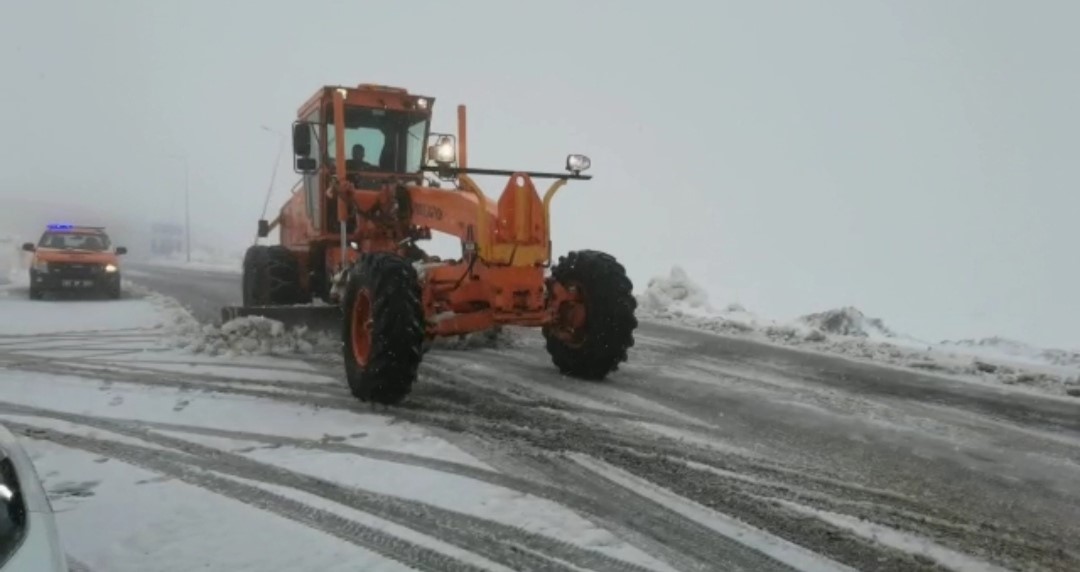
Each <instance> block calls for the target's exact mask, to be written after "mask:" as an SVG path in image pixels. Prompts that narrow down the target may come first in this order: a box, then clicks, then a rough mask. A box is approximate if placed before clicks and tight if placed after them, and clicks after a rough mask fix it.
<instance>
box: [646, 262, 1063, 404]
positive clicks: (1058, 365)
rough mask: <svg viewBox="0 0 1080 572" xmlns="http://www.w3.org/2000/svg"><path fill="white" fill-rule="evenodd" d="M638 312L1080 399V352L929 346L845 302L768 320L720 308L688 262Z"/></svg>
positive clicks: (974, 343)
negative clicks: (787, 319)
mask: <svg viewBox="0 0 1080 572" xmlns="http://www.w3.org/2000/svg"><path fill="white" fill-rule="evenodd" d="M638 317H639V319H644V320H653V321H656V322H661V323H669V324H676V325H680V326H684V327H691V328H694V329H700V330H704V331H709V332H713V333H718V334H723V335H734V336H739V337H746V338H751V339H757V340H759V341H762V342H767V343H774V344H779V345H784V346H789V347H799V348H803V349H807V350H813V351H819V352H825V353H830V354H834V355H843V356H847V357H850V358H855V359H860V360H868V361H873V362H877V363H885V364H890V365H896V366H902V367H906V368H911V369H916V370H920V371H929V372H934V373H938V374H947V375H952V376H958V377H961V378H964V379H968V380H977V381H984V382H989V383H996V384H1005V385H1012V386H1019V387H1028V388H1034V389H1037V390H1039V391H1042V392H1046V393H1052V394H1056V395H1061V394H1067V395H1071V396H1076V397H1080V352H1069V351H1064V350H1046V349H1039V348H1035V347H1032V346H1030V345H1027V344H1023V343H1021V342H1015V341H1012V340H1006V339H1004V338H986V339H983V340H961V341H957V342H942V343H939V344H933V343H927V342H924V341H922V340H919V339H916V338H913V337H910V336H907V335H902V334H899V333H897V332H895V331H893V330H892V329H890V328H888V327H887V326H886V325H885V323H884V321H883V320H881V319H880V318H872V317H868V316H866V315H865V314H864V313H863V312H862V311H860V310H859V309H858V308H855V307H852V306H845V307H841V308H837V309H832V310H825V311H822V312H816V313H811V314H806V315H803V316H801V317H799V318H797V319H795V320H793V321H791V322H781V321H777V320H771V319H762V318H760V317H758V316H756V315H754V314H752V313H750V312H748V311H747V310H746V309H745V308H743V307H742V306H741V305H739V304H731V305H729V306H727V307H726V308H725V309H724V310H715V309H713V307H712V306H711V304H710V302H709V297H708V293H707V292H706V291H705V290H704V288H701V287H700V286H699V285H698V284H697V283H695V282H694V281H693V280H692V279H691V278H690V277H689V276H688V275H687V273H686V272H685V271H684V270H683V269H682V268H680V267H678V266H676V267H674V268H672V270H671V273H670V275H669V276H666V277H665V276H661V277H656V278H653V279H652V280H650V281H649V283H648V285H647V287H646V289H645V291H644V292H643V293H642V294H641V295H639V296H638Z"/></svg>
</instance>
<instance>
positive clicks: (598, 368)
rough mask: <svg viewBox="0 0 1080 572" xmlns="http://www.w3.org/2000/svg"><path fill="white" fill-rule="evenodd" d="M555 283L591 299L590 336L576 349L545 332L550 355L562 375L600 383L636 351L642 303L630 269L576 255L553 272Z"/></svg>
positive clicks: (608, 259)
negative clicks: (569, 286) (576, 286)
mask: <svg viewBox="0 0 1080 572" xmlns="http://www.w3.org/2000/svg"><path fill="white" fill-rule="evenodd" d="M551 279H552V280H553V281H554V282H558V283H561V284H564V285H565V284H569V283H577V284H579V285H580V287H581V289H582V290H583V292H584V296H585V299H586V304H585V312H586V316H587V326H586V328H587V333H586V335H585V339H584V340H583V342H582V344H581V345H580V346H572V345H569V344H567V343H566V342H564V341H563V340H562V339H560V338H559V337H557V336H556V335H554V332H553V331H552V329H551V328H547V327H545V328H544V329H543V334H544V338H545V341H546V346H547V351H548V354H550V355H551V359H552V362H553V363H554V364H555V365H556V367H558V368H559V371H560V372H562V373H563V374H566V375H570V376H573V377H578V378H581V379H588V380H601V379H604V378H605V377H607V375H608V374H610V373H612V372H614V371H617V370H618V369H619V364H621V363H623V362H625V361H627V359H628V351H629V349H630V348H631V347H633V346H634V330H635V329H636V328H637V325H638V321H637V317H636V315H635V312H636V310H637V299H636V298H634V294H633V283H632V282H631V281H630V278H629V277H628V276H627V275H626V269H625V268H624V267H623V266H622V264H620V263H619V262H618V260H616V259H615V257H613V256H611V255H610V254H607V253H605V252H600V251H596V250H579V251H574V252H571V253H569V254H567V255H566V256H561V257H559V261H558V264H556V265H555V266H554V267H552V269H551Z"/></svg>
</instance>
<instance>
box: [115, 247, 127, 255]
mask: <svg viewBox="0 0 1080 572" xmlns="http://www.w3.org/2000/svg"><path fill="white" fill-rule="evenodd" d="M116 254H118V255H120V256H123V255H125V254H127V247H126V246H117V247H116Z"/></svg>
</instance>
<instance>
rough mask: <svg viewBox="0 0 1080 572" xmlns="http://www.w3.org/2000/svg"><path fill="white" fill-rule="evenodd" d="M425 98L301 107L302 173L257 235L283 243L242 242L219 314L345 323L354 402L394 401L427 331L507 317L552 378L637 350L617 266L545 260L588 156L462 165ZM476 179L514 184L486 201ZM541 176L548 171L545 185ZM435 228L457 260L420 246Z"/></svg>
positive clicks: (609, 261)
mask: <svg viewBox="0 0 1080 572" xmlns="http://www.w3.org/2000/svg"><path fill="white" fill-rule="evenodd" d="M433 107H434V99H433V98H431V97H426V96H420V95H414V94H410V93H409V92H407V91H406V90H404V89H400V88H392V87H385V86H377V85H370V84H361V85H359V86H357V87H340V86H326V87H323V88H321V89H320V90H319V91H318V92H317V93H316V94H315V95H314V96H312V97H311V98H310V99H309V100H308V101H307V103H305V104H304V105H303V106H302V107H301V108H300V110H299V117H298V119H297V121H296V122H295V123H294V124H293V130H292V143H293V153H294V166H295V170H296V172H297V173H299V174H300V181H299V182H298V183H297V185H296V187H294V189H293V194H292V196H291V198H290V199H289V200H288V201H287V202H286V203H285V205H284V206H283V207H282V208H281V211H280V213H279V214H278V215H277V217H276V218H274V219H273V220H270V221H266V220H260V221H259V228H258V235H259V236H260V237H266V236H268V235H269V234H270V232H271V231H273V230H274V229H275V228H277V229H279V230H280V241H279V242H280V244H277V245H272V246H267V245H255V246H252V247H251V248H249V249H248V251H247V254H246V256H245V259H244V267H243V272H244V274H243V304H244V305H243V307H239V308H237V307H231V308H225V309H224V310H223V312H222V317H223V319H226V320H228V319H232V318H234V317H238V316H245V315H262V316H266V317H269V318H273V319H277V320H281V321H282V322H285V323H286V324H288V325H294V324H306V325H309V326H314V327H331V328H334V329H336V330H338V331H340V333H341V336H342V342H343V344H342V346H343V347H342V349H343V354H344V359H345V375H346V378H347V380H348V385H349V388H350V390H351V391H352V393H353V395H354V396H355V397H357V398H358V399H360V400H362V401H372V402H378V403H383V404H394V403H397V402H400V401H401V400H402V399H404V398H405V397H406V396H407V395H408V394H409V392H410V391H411V388H412V385H413V383H414V381H415V380H416V377H417V371H418V367H419V364H420V362H421V359H422V355H423V353H424V348H425V346H426V343H427V342H429V341H431V340H433V339H434V338H437V337H444V336H459V335H464V334H469V333H473V332H480V331H485V330H490V329H492V328H495V327H499V326H504V325H516V326H531V327H539V328H541V329H542V333H543V336H544V337H545V339H546V346H547V350H548V352H549V353H550V355H551V358H552V361H553V362H554V364H555V365H556V366H557V367H558V368H559V370H560V371H561V372H562V373H564V374H566V375H570V376H575V377H580V378H586V379H602V378H604V377H605V376H607V375H608V374H609V373H610V372H612V371H614V370H616V369H617V368H618V365H619V364H620V363H622V362H624V361H626V359H627V350H628V349H629V348H630V347H632V346H633V344H634V330H635V328H636V327H637V320H636V318H635V309H636V301H635V299H634V297H633V295H632V293H631V290H632V284H631V282H630V280H629V278H628V277H627V275H626V271H625V269H624V268H623V266H622V265H621V264H620V263H619V262H618V261H617V260H616V259H615V258H614V257H612V256H611V255H609V254H606V253H603V252H598V251H594V250H580V251H575V252H570V253H568V254H567V255H565V256H562V257H560V258H559V260H558V263H557V264H555V265H554V266H552V265H551V264H550V263H551V249H552V243H551V238H550V235H549V232H550V225H549V222H550V218H549V215H550V205H551V200H552V198H553V197H554V195H555V193H556V191H558V190H559V189H560V188H561V187H562V186H563V185H565V184H566V183H567V181H569V180H587V179H590V178H591V177H590V176H589V175H583V174H582V172H583V171H585V170H587V169H588V168H589V167H590V161H589V159H588V157H586V156H584V155H570V156H568V157H567V159H566V172H565V173H538V172H525V171H506V170H494V169H477V168H472V167H470V166H469V165H468V160H467V158H468V152H467V145H466V142H467V131H466V112H465V107H464V106H458V109H457V111H458V114H457V115H458V116H457V120H458V126H457V134H456V136H455V135H453V134H445V133H431V131H430V126H431V113H432V108H433ZM470 175H495V176H505V177H507V178H508V182H507V183H506V186H505V187H504V188H503V190H502V193H501V194H500V195H499V197H498V199H497V200H492V199H490V198H488V196H487V195H485V193H484V192H483V191H482V190H481V189H480V187H479V186H478V185H477V184H476V183H475V182H474V181H473V179H472V178H471V177H470ZM538 179H552V180H554V183H553V184H552V185H551V186H550V187H549V188H548V189H547V190H546V192H544V194H543V195H541V194H540V193H539V192H538V191H537V189H536V187H535V186H534V181H535V180H538ZM432 231H437V232H442V233H446V234H450V235H453V236H456V237H458V238H459V239H460V240H461V245H462V252H461V258H460V259H458V260H439V259H437V258H434V257H430V256H428V255H427V254H425V253H424V251H423V250H422V249H421V248H420V247H419V246H418V245H417V242H418V241H421V240H424V239H430V238H431V233H432ZM315 300H320V301H321V302H322V303H323V305H318V304H312V303H313V302H314V301H315Z"/></svg>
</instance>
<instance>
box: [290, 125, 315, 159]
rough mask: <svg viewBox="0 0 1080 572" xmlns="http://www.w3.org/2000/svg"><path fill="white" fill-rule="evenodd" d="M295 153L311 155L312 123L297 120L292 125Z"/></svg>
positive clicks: (304, 155)
mask: <svg viewBox="0 0 1080 572" xmlns="http://www.w3.org/2000/svg"><path fill="white" fill-rule="evenodd" d="M292 149H293V155H296V156H297V157H307V156H309V155H311V124H309V123H302V122H299V121H297V122H296V123H293V126H292Z"/></svg>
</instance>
